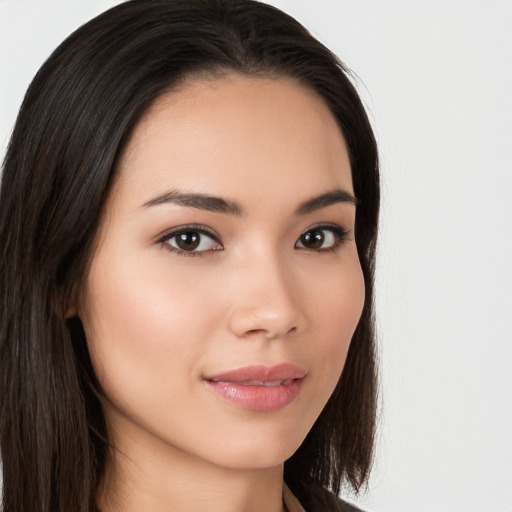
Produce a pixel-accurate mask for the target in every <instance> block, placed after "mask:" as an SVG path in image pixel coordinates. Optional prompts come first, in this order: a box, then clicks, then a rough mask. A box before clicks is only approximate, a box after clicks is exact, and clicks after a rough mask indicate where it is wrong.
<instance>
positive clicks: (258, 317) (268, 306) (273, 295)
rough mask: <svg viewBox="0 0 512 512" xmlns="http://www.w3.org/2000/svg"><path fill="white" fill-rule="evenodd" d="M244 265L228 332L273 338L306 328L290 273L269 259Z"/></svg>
mask: <svg viewBox="0 0 512 512" xmlns="http://www.w3.org/2000/svg"><path fill="white" fill-rule="evenodd" d="M255 260H256V261H254V262H253V263H252V264H247V262H246V264H245V265H243V267H242V268H241V269H240V272H239V273H237V276H236V278H235V279H236V290H235V291H234V293H233V295H232V297H233V307H232V311H231V314H230V317H229V323H230V328H231V331H232V332H233V333H234V334H235V335H236V336H238V337H240V338H262V339H267V340H271V339H276V338H283V337H288V336H292V335H295V334H297V333H299V332H300V331H302V330H303V329H304V327H305V323H306V318H305V315H304V314H303V311H302V308H301V305H300V293H299V287H298V283H297V281H296V279H294V276H293V272H291V270H290V269H287V268H285V265H283V264H282V262H279V261H278V260H277V259H276V258H272V257H270V256H260V258H257V259H255Z"/></svg>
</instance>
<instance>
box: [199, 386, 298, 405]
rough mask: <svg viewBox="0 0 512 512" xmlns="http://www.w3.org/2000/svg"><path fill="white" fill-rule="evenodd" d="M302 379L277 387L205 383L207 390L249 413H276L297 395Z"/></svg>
mask: <svg viewBox="0 0 512 512" xmlns="http://www.w3.org/2000/svg"><path fill="white" fill-rule="evenodd" d="M303 380H304V379H294V380H292V381H291V382H290V383H288V384H281V385H279V386H246V385H243V384H240V383H237V382H215V381H211V380H209V381H205V382H206V385H207V386H208V388H209V389H211V390H212V391H213V392H214V393H216V394H218V395H220V396H221V397H223V398H225V399H226V400H228V401H230V402H231V403H233V404H234V405H236V406H238V407H241V408H242V409H248V410H250V411H262V412H271V411H278V410H279V409H282V408H283V407H286V406H287V405H289V404H291V403H292V402H293V401H294V400H295V399H296V398H297V396H298V395H299V393H300V390H301V387H302V382H303Z"/></svg>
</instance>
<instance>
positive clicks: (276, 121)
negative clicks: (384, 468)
mask: <svg viewBox="0 0 512 512" xmlns="http://www.w3.org/2000/svg"><path fill="white" fill-rule="evenodd" d="M117 172H118V174H117V179H116V182H115V184H114V186H113V188H112V190H111V193H110V195H109V197H108V200H107V203H106V207H105V211H104V214H103V217H102V222H101V226H100V229H99V233H98V237H97V248H96V251H95V253H94V254H93V257H92V263H91V268H90V273H89V275H88V278H87V283H86V289H85V290H84V294H83V297H84V298H83V300H82V303H81V304H80V306H79V312H78V313H79V316H80V317H81V319H82V321H83V324H84V329H85V332H86V335H87V339H88V344H89V350H90V354H91V359H92V363H93V366H94V368H95V371H96V375H97V378H98V380H99V382H100V383H101V386H102V388H103V390H104V393H105V399H104V409H105V415H106V419H107V424H108V426H109V429H110V431H111V435H112V438H113V440H114V442H115V444H116V445H117V446H118V447H119V448H120V450H121V451H124V452H125V453H128V454H131V453H134V452H135V451H136V450H140V452H141V453H144V454H146V455H145V456H149V455H148V454H153V455H151V456H152V457H156V458H160V457H169V456H171V457H172V456H173V455H176V454H178V453H179V454H180V457H183V456H185V457H188V458H190V460H195V461H197V462H209V463H213V464H216V465H218V466H223V467H229V468H265V467H273V466H277V465H280V464H282V462H283V461H284V460H285V459H287V458H288V457H290V456H291V455H292V453H293V452H294V451H295V450H296V449H297V448H298V446H299V445H300V443H301V442H302V440H303V439H304V437H305V435H306V434H307V432H308V431H309V429H310V428H311V426H312V425H313V423H314V421H315V420H316V418H317V416H318V415H319V414H320V412H321V410H322V408H323V406H324V405H325V403H326V401H327V399H328V398H329V396H330V395H331V393H332V391H333V389H334V387H335V385H336V383H337V381H338V378H339V376H340V374H341V371H342V369H343V365H344V362H345V357H346V354H347V349H348V346H349V343H350V339H351V336H352V334H353V332H354V329H355V327H356V324H357V322H358V320H359V317H360V314H361V310H362V306H363V300H364V283H363V278H362V273H361V268H360V264H359V260H358V256H357V251H356V245H355V241H354V233H353V230H354V217H355V205H354V202H353V201H352V195H353V189H352V181H351V171H350V164H349V159H348V155H347V149H346V146H345V143H344V140H343V137H342V135H341V132H340V130H339V128H338V126H337V124H336V122H335V120H334V118H333V116H332V115H331V113H330V111H329V110H328V108H327V107H326V106H325V105H324V103H323V102H322V101H321V100H320V99H319V98H318V97H316V96H315V95H314V94H313V93H311V92H310V91H308V90H307V89H305V88H303V87H302V86H300V85H298V84H297V83H296V82H294V81H292V80H289V79H267V78H253V77H251V78H248V77H240V76H233V75H231V76H227V77H223V78H218V79H215V80H210V81H206V80H204V81H197V82H194V83H190V84H188V85H186V86H184V87H182V88H181V89H180V90H178V91H173V92H171V93H168V94H166V95H164V96H163V97H161V98H160V99H159V101H158V102H157V103H156V104H155V105H154V106H153V107H152V108H151V109H150V111H149V112H148V113H147V114H146V115H145V116H144V118H143V119H142V120H141V121H140V123H139V124H138V126H137V127H136V129H135V131H134V132H133V134H132V136H131V138H130V140H129V142H128V144H127V147H126V150H125V152H124V154H123V156H122V158H121V161H120V163H119V165H118V171H117Z"/></svg>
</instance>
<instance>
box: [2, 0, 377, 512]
mask: <svg viewBox="0 0 512 512" xmlns="http://www.w3.org/2000/svg"><path fill="white" fill-rule="evenodd" d="M216 72H235V73H242V74H246V75H256V74H257V75H271V76H287V77H293V78H295V79H296V80H298V81H299V82H300V83H301V84H303V85H304V86H305V87H308V88H310V89H312V90H314V91H315V92H316V93H317V94H318V95H319V96H320V97H321V98H323V100H324V101H325V103H326V104H327V105H328V107H329V108H330V110H331V112H332V114H333V116H334V117H335V118H336V120H337V122H338V123H339V126H340V128H341V130H342V132H343V135H344V137H345V140H346V142H347V146H348V149H349V155H350V162H351V168H352V178H353V184H354V192H355V194H356V196H357V197H358V200H359V205H358V208H357V214H356V228H355V236H356V243H357V248H358V252H359V257H360V261H361V266H362V269H363V274H364V278H365V283H366V302H365V306H364V310H363V314H362V317H361V320H360V322H359V325H358V327H357V329H356V332H355V334H354V337H353V340H352V344H351V346H350V350H349V353H348V357H347V360H346V364H345V368H344V370H343V373H342V376H341V379H340V381H339V383H338V385H337V387H336V389H335V391H334V393H333V395H332V397H331V399H330V400H329V402H328V404H327V405H326V407H325V409H324V410H323V412H322V413H321V415H320V417H319V418H318V420H317V421H316V423H315V424H314V426H313V428H312V429H311V431H310V433H309V435H308V436H307V437H306V439H305V441H304V442H303V443H302V445H301V447H300V448H299V449H298V451H297V452H296V453H295V455H293V457H291V459H289V460H288V461H286V463H285V479H286V481H287V483H288V485H289V486H290V487H291V489H292V490H293V491H294V492H295V494H297V495H298V497H299V499H300V500H301V501H302V502H303V504H304V505H305V507H306V508H307V509H308V510H310V511H311V512H313V511H314V510H317V507H318V503H321V502H324V503H327V501H325V500H328V498H325V496H326V494H325V491H324V490H325V489H329V490H331V491H332V492H334V493H338V491H339V490H340V485H342V484H343V483H348V484H349V485H351V486H352V487H353V488H354V489H355V490H356V491H357V490H358V489H359V487H360V486H361V485H362V484H363V483H364V482H365V480H366V478H367V476H368V472H369V469H370V465H371V458H372V448H373V440H374V429H375V414H376V364H375V333H374V321H373V320H374V319H373V273H374V260H375V243H376V235H377V220H378V209H379V177H378V159H377V148H376V144H375V140H374V136H373V133H372V129H371V127H370V123H369V121H368V118H367V115H366V113H365V110H364V108H363V106H362V103H361V101H360V99H359V97H358V95H357V93H356V90H355V88H354V87H353V85H352V83H351V80H350V79H349V74H348V72H347V69H346V68H345V67H344V65H343V64H342V63H341V62H340V61H339V60H338V59H337V58H336V57H335V56H334V55H333V54H332V53H331V52H330V51H329V50H328V49H326V48H325V47H324V46H323V45H322V44H321V43H319V42H318V41H317V40H316V39H314V38H313V37H312V36H311V35H310V34H309V33H308V32H307V30H306V29H305V28H304V27H302V26H301V25H300V24H299V23H298V22H297V21H295V20H294V19H293V18H291V17H290V16H288V15H286V14H284V13H283V12H281V11H279V10H278V9H275V8H273V7H270V6H268V5H265V4H262V3H259V2H255V1H251V0H133V1H130V2H126V3H123V4H121V5H119V6H117V7H114V8H113V9H111V10H109V11H107V12H105V13H104V14H102V15H100V16H98V17H97V18H95V19H94V20H92V21H90V22H89V23H87V24H86V25H84V26H82V27H81V28H80V29H78V30H77V31H76V32H74V33H73V34H72V35H71V36H70V37H69V38H68V39H67V40H66V41H64V42H63V43H62V44H61V45H60V46H59V47H58V48H57V50H55V52H54V53H53V54H52V55H51V57H50V58H49V59H48V60H47V62H46V63H45V64H44V65H43V67H42V68H41V69H40V71H39V72H38V74H37V75H36V77H35V78H34V80H33V82H32V84H31V85H30V88H29V89H28V92H27V94H26V96H25V99H24V102H23V105H22V107H21V110H20V113H19V116H18V119H17V122H16V125H15V129H14V132H13V135H12V138H11V141H10V144H9V146H8V150H7V155H6V158H5V160H4V163H3V176H2V184H1V191H0V252H1V266H0V294H1V301H0V308H1V310H0V315H1V316H0V436H1V445H0V449H1V455H2V463H3V510H4V512H27V511H31V512H36V511H37V512H90V511H91V510H94V496H95V492H96V489H97V487H98V484H99V482H100V481H101V479H102V477H103V472H104V467H105V460H106V457H107V454H108V450H109V449H110V445H109V439H108V434H107V428H106V425H105V420H104V417H103V413H102V408H101V405H100V400H99V396H100V394H101V389H100V388H99V385H98V383H97V381H96V379H95V376H94V371H93V368H92V366H91V362H90V359H89V355H88V350H87V343H86V339H85V336H84V333H83V329H82V326H81V323H80V320H79V319H78V318H72V319H71V320H67V319H66V309H67V305H68V304H69V303H70V301H71V297H72V296H73V294H74V293H76V290H77V289H80V287H81V285H82V283H83V281H84V279H85V276H86V272H87V264H88V260H89V258H90V255H91V246H92V240H93V238H94V235H95V233H96V230H97V225H98V218H99V214H100V212H101V210H102V205H103V202H104V201H105V197H106V194H107V191H108V188H109V184H110V183H111V181H112V178H113V172H114V169H115V165H116V160H117V158H118V156H119V154H120V152H121V151H122V149H123V146H124V143H125V141H126V140H127V137H128V136H129V133H130V131H131V130H132V129H133V127H134V126H135V124H136V123H137V121H138V120H139V119H140V117H141V115H142V114H143V113H144V112H145V111H146V110H147V109H148V107H149V106H150V105H151V104H152V103H153V102H154V101H155V99H156V98H158V97H159V96H160V95H161V94H162V93H163V92H165V91H168V90H172V88H173V86H175V85H176V84H178V83H179V82H180V81H181V80H183V79H185V78H187V77H190V76H191V75H195V74H206V75H208V74H210V73H216Z"/></svg>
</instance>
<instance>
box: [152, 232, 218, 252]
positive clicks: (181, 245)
mask: <svg viewBox="0 0 512 512" xmlns="http://www.w3.org/2000/svg"><path fill="white" fill-rule="evenodd" d="M157 243H161V244H164V245H165V247H166V248H167V249H169V250H170V251H173V252H176V253H178V254H180V255H184V256H196V255H198V253H202V252H207V251H218V250H222V249H223V247H222V245H221V243H220V242H219V237H218V236H217V234H216V233H214V232H212V231H210V230H209V229H207V228H206V227H204V226H201V227H196V226H184V227H180V228H176V229H174V230H172V231H170V232H167V233H166V234H165V235H163V236H162V237H161V238H160V239H159V240H157Z"/></svg>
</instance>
